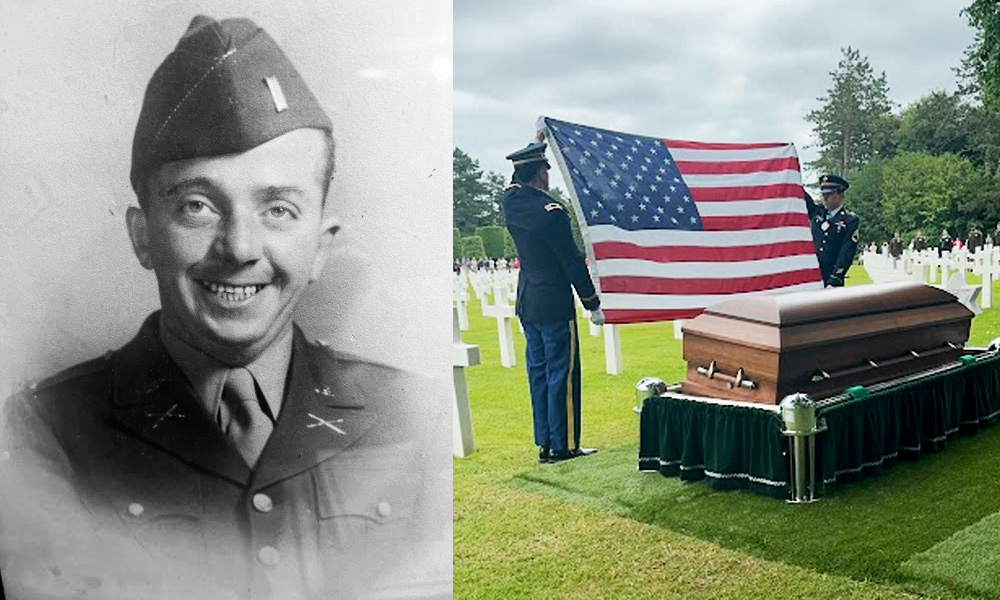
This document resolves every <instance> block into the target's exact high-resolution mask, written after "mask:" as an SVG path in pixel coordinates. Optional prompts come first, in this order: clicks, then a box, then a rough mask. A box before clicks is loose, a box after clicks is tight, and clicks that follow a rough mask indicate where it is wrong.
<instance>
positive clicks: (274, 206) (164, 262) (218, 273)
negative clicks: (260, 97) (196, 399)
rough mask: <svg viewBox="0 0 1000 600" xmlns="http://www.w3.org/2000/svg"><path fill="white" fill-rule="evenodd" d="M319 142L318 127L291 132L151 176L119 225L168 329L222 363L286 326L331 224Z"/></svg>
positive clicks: (317, 265) (244, 356)
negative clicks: (155, 291) (151, 277)
mask: <svg viewBox="0 0 1000 600" xmlns="http://www.w3.org/2000/svg"><path fill="white" fill-rule="evenodd" d="M325 149H326V146H325V144H324V139H323V134H322V132H320V131H317V130H311V129H299V130H296V131H292V132H290V133H287V134H285V135H282V136H280V137H278V138H275V139H273V140H271V141H269V142H266V143H264V144H261V145H260V146H257V147H256V148H253V149H251V150H249V151H247V152H244V153H241V154H233V155H227V156H219V157H211V158H200V159H191V160H184V161H177V162H173V163H167V164H165V165H163V166H162V167H160V169H159V170H158V171H157V172H156V173H154V174H153V176H152V177H151V180H150V185H149V189H150V199H149V201H148V202H147V203H146V204H147V206H146V208H145V209H138V208H132V209H130V210H129V214H128V225H129V235H130V236H131V238H132V244H133V247H134V248H135V252H136V255H137V256H138V258H139V262H141V263H142V265H143V266H144V267H146V268H147V269H152V270H153V271H154V272H155V274H156V279H157V283H158V287H159V292H160V302H161V304H162V307H163V313H162V315H163V319H164V324H165V325H166V326H167V327H169V328H170V329H171V330H172V331H174V332H175V333H176V334H177V335H179V336H181V337H182V338H183V339H185V340H186V341H187V342H188V343H190V344H192V345H194V346H195V347H197V348H199V349H201V350H203V351H205V352H206V353H208V354H210V355H212V356H215V357H216V358H219V359H220V360H223V361H226V362H242V361H245V360H252V359H253V358H255V357H256V356H257V355H259V354H260V352H262V351H263V350H264V349H266V348H267V347H268V346H270V345H271V344H272V343H273V342H274V341H275V340H276V339H278V338H280V337H281V336H282V335H283V334H284V333H286V332H287V331H288V328H289V327H291V320H292V313H293V311H294V309H295V306H296V304H298V301H299V299H300V298H301V296H302V293H303V292H304V291H305V289H306V287H307V286H308V284H309V283H310V282H311V281H313V280H314V279H315V278H317V277H318V276H319V273H320V271H321V270H322V265H323V261H324V259H325V258H326V255H327V252H328V249H329V244H330V241H331V239H332V237H333V235H334V234H335V233H336V231H337V225H336V223H335V221H333V220H332V219H324V218H323V186H322V182H321V181H320V180H321V178H322V173H323V167H324V164H325V162H324V161H325Z"/></svg>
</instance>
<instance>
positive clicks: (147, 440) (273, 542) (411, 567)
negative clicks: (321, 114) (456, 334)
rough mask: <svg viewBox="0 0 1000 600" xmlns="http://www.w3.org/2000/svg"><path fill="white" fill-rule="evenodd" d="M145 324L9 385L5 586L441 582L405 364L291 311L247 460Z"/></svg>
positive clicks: (439, 515)
mask: <svg viewBox="0 0 1000 600" xmlns="http://www.w3.org/2000/svg"><path fill="white" fill-rule="evenodd" d="M157 332H158V326H157V314H154V315H153V316H151V317H150V318H149V319H147V321H146V323H145V324H144V325H143V327H142V330H141V331H140V333H139V334H138V336H137V337H136V338H135V339H133V340H132V341H131V342H130V343H129V344H128V345H126V346H125V347H123V348H122V349H121V350H119V351H117V352H114V353H109V355H107V356H106V357H104V358H101V359H97V360H93V361H90V362H88V363H84V364H82V365H79V366H77V367H74V368H72V369H70V370H68V371H66V372H64V373H62V374H60V375H58V376H56V377H55V378H52V379H51V380H49V381H47V382H43V383H42V384H39V385H38V386H37V387H35V388H34V389H32V390H29V391H27V392H25V393H23V394H21V395H20V396H16V397H14V398H12V399H11V400H10V401H9V402H8V406H7V409H8V410H7V413H8V415H7V417H8V419H7V420H8V423H7V433H6V436H5V437H3V438H0V450H4V447H6V449H5V450H4V456H5V457H6V458H7V460H5V461H3V462H0V569H2V572H3V578H4V583H5V585H6V590H7V594H8V598H21V597H24V598H45V597H50V595H51V597H58V598H62V597H77V596H75V595H73V594H72V593H68V592H71V591H76V592H77V593H79V592H80V590H85V591H87V595H86V596H80V597H87V598H177V597H185V596H186V597H189V598H191V599H192V600H194V599H196V598H220V599H224V598H281V599H294V598H354V597H370V596H379V595H381V594H382V593H385V594H388V595H393V594H396V595H399V594H402V595H403V596H421V595H424V596H427V595H435V594H438V593H445V592H447V593H450V591H451V585H450V569H451V567H450V565H451V552H450V550H451V536H450V519H451V514H450V510H447V508H450V485H445V486H441V487H440V491H443V492H445V493H446V494H447V497H446V498H440V497H438V496H440V494H435V492H434V491H433V490H434V489H436V488H435V487H434V485H433V482H432V477H430V476H428V474H427V473H426V470H427V469H428V465H429V464H430V463H432V462H433V461H431V460H430V459H431V457H432V455H433V454H434V453H433V452H432V451H431V450H432V449H431V448H430V447H428V446H426V445H425V444H421V443H420V442H419V441H418V438H417V436H416V434H415V433H414V432H411V431H409V429H410V428H411V427H410V426H411V424H412V423H413V420H412V419H411V418H409V417H408V416H407V414H406V411H405V410H403V409H402V407H403V406H406V405H407V404H413V403H414V402H415V399H414V397H413V396H412V395H411V394H419V393H420V390H419V389H418V388H416V387H414V386H413V384H412V382H411V381H410V379H409V378H411V377H412V378H413V379H417V378H415V377H413V376H410V375H407V374H404V373H402V372H399V371H397V370H394V369H392V368H389V367H386V366H382V365H377V364H373V363H369V362H365V361H361V360H357V359H354V358H351V357H347V356H343V355H339V354H337V353H334V352H332V351H330V350H329V349H327V348H325V347H322V346H320V345H314V344H311V343H309V342H307V341H306V340H305V337H304V335H303V334H302V332H301V331H300V330H299V329H298V328H297V327H296V328H295V333H294V342H293V355H292V361H291V367H290V371H289V375H288V382H287V384H286V393H285V400H284V403H283V405H282V408H281V412H280V414H279V416H278V419H277V422H276V424H275V428H274V431H273V433H272V434H271V437H270V438H269V440H268V442H267V446H266V447H265V449H264V450H263V453H262V454H261V457H260V460H259V463H258V465H257V467H256V469H254V470H253V471H251V469H250V468H249V467H248V466H247V464H246V463H245V462H244V461H243V460H242V458H241V457H240V455H239V453H238V452H237V451H236V449H235V448H234V447H233V446H232V445H231V444H230V443H229V441H228V440H227V439H226V438H225V436H224V434H223V433H222V432H221V430H220V429H219V428H218V427H217V426H216V425H215V423H214V422H213V421H212V419H210V418H209V417H208V415H207V414H206V412H205V411H204V409H203V408H202V407H200V406H199V404H198V402H197V399H196V396H195V392H194V390H193V389H192V388H191V386H190V385H189V384H188V383H187V381H186V379H185V378H184V376H183V375H182V373H181V371H180V370H179V368H178V367H177V366H176V365H175V364H174V362H173V361H172V360H171V359H170V357H169V355H168V354H167V352H166V350H165V348H164V347H163V345H162V343H161V342H160V340H159V336H158V333H157ZM419 400H420V402H421V403H423V404H425V405H426V404H427V402H428V399H427V398H426V397H425V398H420V399H419ZM437 446H443V445H442V444H440V443H438V444H437ZM445 458H446V459H447V458H450V456H445ZM438 462H441V464H442V465H443V464H447V465H448V466H449V467H450V461H449V460H445V461H443V462H442V461H438ZM439 466H441V465H439ZM431 475H444V474H443V473H433V474H431ZM444 483H446V484H448V483H450V479H448V478H445V481H444ZM437 500H443V502H441V504H443V505H444V506H445V510H444V511H436V510H435V507H436V504H435V501H437ZM435 557H437V558H440V559H441V561H439V562H435V561H434V558H435ZM445 561H446V562H445Z"/></svg>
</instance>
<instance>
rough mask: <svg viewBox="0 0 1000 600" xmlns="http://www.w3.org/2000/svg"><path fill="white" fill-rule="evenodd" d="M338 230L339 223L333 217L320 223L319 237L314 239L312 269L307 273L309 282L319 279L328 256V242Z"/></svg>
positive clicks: (329, 242) (330, 241)
mask: <svg viewBox="0 0 1000 600" xmlns="http://www.w3.org/2000/svg"><path fill="white" fill-rule="evenodd" d="M338 231H340V223H339V222H338V221H337V219H335V218H334V217H329V218H327V219H325V220H324V221H323V223H322V224H321V225H320V232H319V239H318V240H317V241H316V257H315V258H313V265H312V271H311V272H310V274H309V282H310V283H312V282H313V281H316V280H317V279H319V276H320V274H321V273H322V272H323V265H324V264H326V259H327V257H328V256H330V244H332V243H333V237H334V236H335V235H337V232H338Z"/></svg>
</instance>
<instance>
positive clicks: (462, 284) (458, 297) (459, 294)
mask: <svg viewBox="0 0 1000 600" xmlns="http://www.w3.org/2000/svg"><path fill="white" fill-rule="evenodd" d="M452 300H453V301H454V302H455V309H456V310H457V311H458V328H459V329H460V330H462V331H468V330H469V310H468V306H469V282H468V279H466V278H465V277H463V276H462V275H457V276H456V277H455V281H454V282H453V284H452Z"/></svg>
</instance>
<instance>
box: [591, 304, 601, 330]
mask: <svg viewBox="0 0 1000 600" xmlns="http://www.w3.org/2000/svg"><path fill="white" fill-rule="evenodd" d="M590 322H591V323H593V324H594V325H597V326H601V325H604V311H602V310H601V309H599V308H595V309H594V310H592V311H590Z"/></svg>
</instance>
